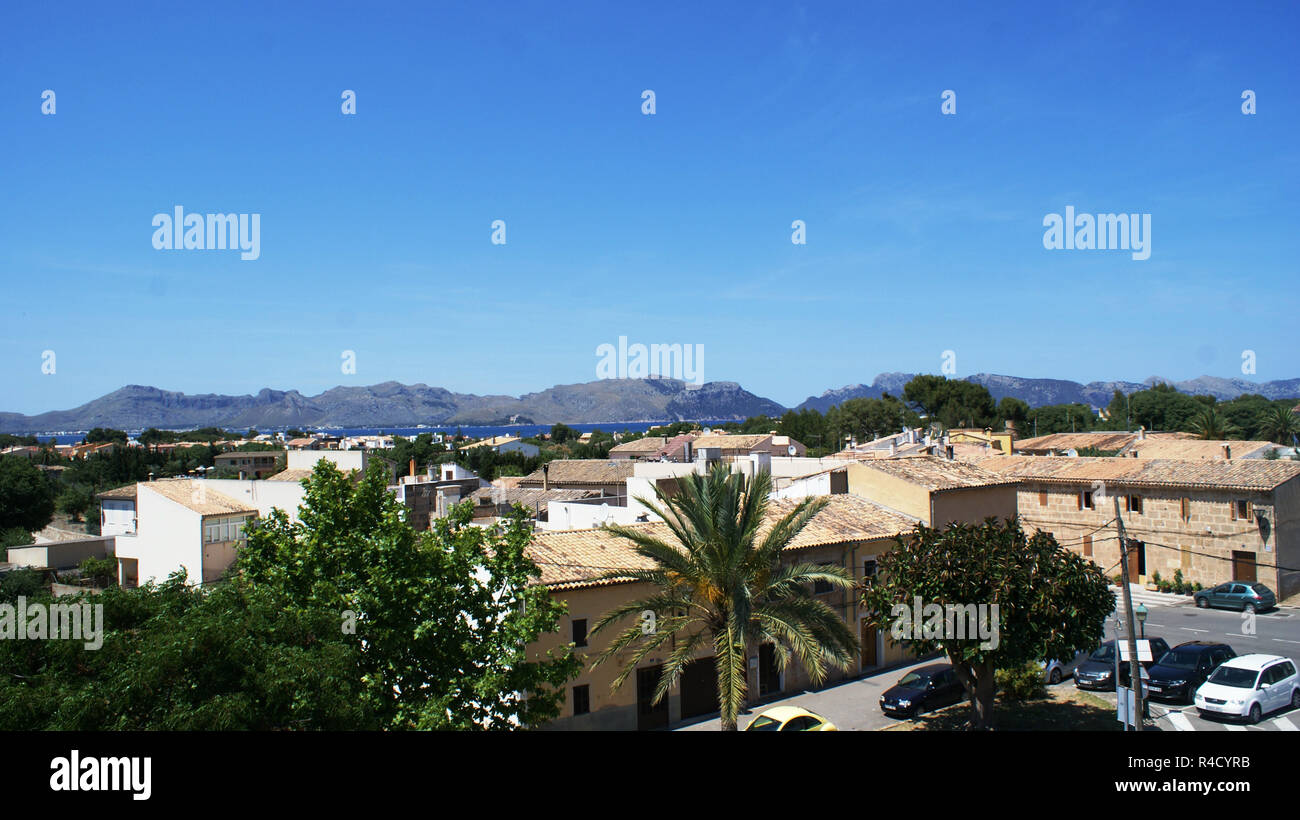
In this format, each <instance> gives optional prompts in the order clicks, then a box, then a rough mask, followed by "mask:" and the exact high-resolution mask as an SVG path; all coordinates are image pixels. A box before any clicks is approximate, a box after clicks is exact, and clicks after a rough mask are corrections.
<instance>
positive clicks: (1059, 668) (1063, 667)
mask: <svg viewBox="0 0 1300 820" xmlns="http://www.w3.org/2000/svg"><path fill="white" fill-rule="evenodd" d="M1087 657H1088V653H1087V652H1075V653H1074V657H1073V658H1071V659H1070V660H1068V661H1058V660H1056V659H1055V658H1053V659H1052V660H1048V661H1040V662H1039V664H1038V665H1039V666H1041V667H1043V680H1045V681H1047V682H1048V683H1050V684H1052V685H1053V686H1054V685H1056V684H1058V683H1060V682H1061V681H1063V680H1065V679H1066V678H1069V677H1073V676H1074V670H1075V669H1077V668H1078V667H1079V664H1081V663H1083V662H1084V660H1086V659H1087Z"/></svg>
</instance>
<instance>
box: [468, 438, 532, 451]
mask: <svg viewBox="0 0 1300 820" xmlns="http://www.w3.org/2000/svg"><path fill="white" fill-rule="evenodd" d="M516 441H519V436H493V437H492V438H485V439H483V440H482V441H476V442H474V443H472V444H466V445H465V446H464V447H463V448H462V449H465V450H469V449H471V448H474V447H500V446H501V445H503V444H511V443H513V442H516Z"/></svg>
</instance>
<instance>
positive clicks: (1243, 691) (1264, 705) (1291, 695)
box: [1195, 654, 1300, 723]
mask: <svg viewBox="0 0 1300 820" xmlns="http://www.w3.org/2000/svg"><path fill="white" fill-rule="evenodd" d="M1195 703H1196V709H1197V710H1198V711H1199V712H1200V713H1201V715H1202V716H1206V715H1223V716H1231V717H1240V718H1245V719H1246V720H1248V721H1249V722H1251V723H1259V719H1260V718H1261V717H1263V716H1264V715H1266V714H1268V713H1269V712H1273V711H1277V710H1278V709H1288V708H1291V709H1300V675H1297V674H1296V666H1295V662H1294V661H1292V660H1291V659H1290V658H1284V657H1282V656H1281V655H1258V654H1256V655H1242V656H1240V657H1237V658H1232V659H1231V660H1228V661H1224V663H1223V664H1222V665H1221V666H1220V667H1219V668H1218V669H1216V670H1214V673H1213V674H1212V675H1210V677H1209V679H1208V680H1206V681H1205V683H1203V684H1201V688H1199V689H1197V690H1196V700H1195Z"/></svg>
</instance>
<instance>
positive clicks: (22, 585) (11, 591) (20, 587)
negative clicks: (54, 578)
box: [0, 567, 45, 604]
mask: <svg viewBox="0 0 1300 820" xmlns="http://www.w3.org/2000/svg"><path fill="white" fill-rule="evenodd" d="M44 589H45V578H44V577H43V576H42V575H41V574H40V573H39V572H37V571H36V570H34V569H31V568H29V567H23V568H22V569H15V570H11V571H10V572H7V573H5V574H4V575H3V576H0V604H12V603H15V602H17V600H18V598H19V597H20V596H21V597H23V598H34V597H36V596H37V594H38V593H40V592H42V591H43V590H44Z"/></svg>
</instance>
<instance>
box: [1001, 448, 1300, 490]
mask: <svg viewBox="0 0 1300 820" xmlns="http://www.w3.org/2000/svg"><path fill="white" fill-rule="evenodd" d="M977 463H978V465H979V466H980V467H983V468H984V469H986V470H989V471H990V472H995V473H999V474H1001V475H1003V476H1006V477H1008V478H1017V479H1020V480H1021V481H1046V482H1060V483H1071V484H1090V483H1092V482H1093V481H1108V482H1113V483H1116V484H1121V485H1132V486H1148V487H1195V488H1199V489H1231V490H1261V491H1265V492H1267V491H1270V490H1273V489H1275V488H1276V487H1278V486H1279V485H1281V484H1284V483H1286V482H1288V481H1291V480H1292V479H1294V478H1295V477H1297V476H1300V462H1297V461H1284V460H1276V461H1267V460H1264V459H1240V460H1238V459H1233V460H1231V461H1225V460H1222V459H1214V460H1211V459H1205V460H1201V461H1183V460H1176V459H1145V458H1122V457H1119V458H1070V457H1063V456H990V457H988V458H986V459H983V460H981V461H979V462H977Z"/></svg>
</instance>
